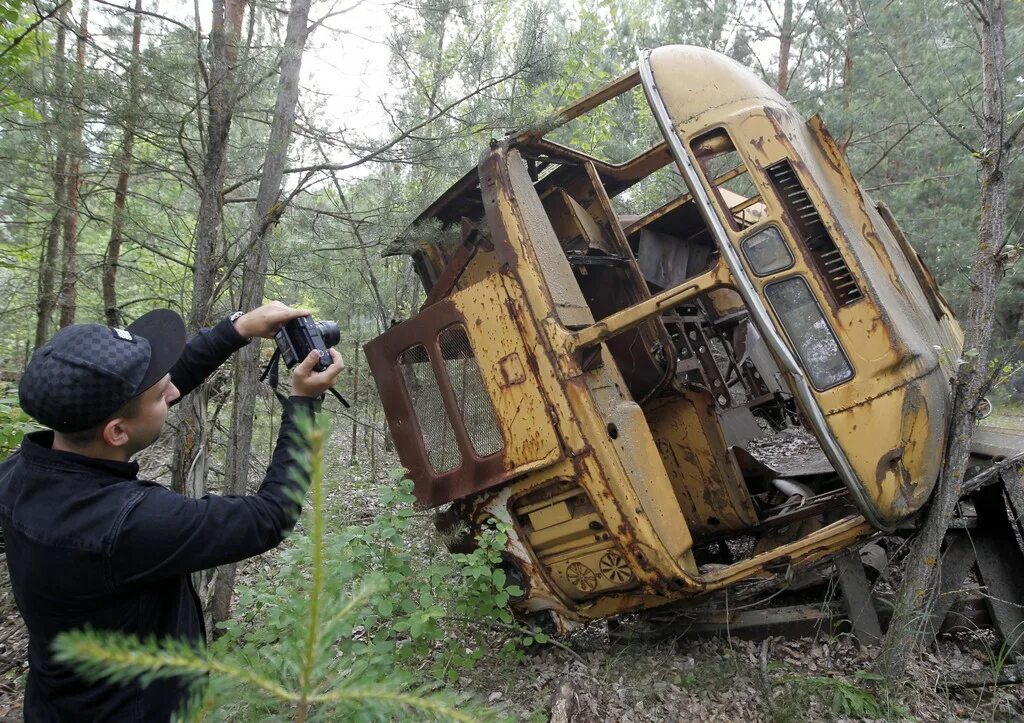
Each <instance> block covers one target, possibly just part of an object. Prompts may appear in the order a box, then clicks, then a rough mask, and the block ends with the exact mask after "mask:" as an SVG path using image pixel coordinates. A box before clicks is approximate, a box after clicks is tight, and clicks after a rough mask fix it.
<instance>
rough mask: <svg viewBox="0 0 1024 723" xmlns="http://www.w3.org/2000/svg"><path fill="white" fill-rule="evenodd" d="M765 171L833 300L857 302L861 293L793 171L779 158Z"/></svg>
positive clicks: (786, 162) (846, 302) (842, 302)
mask: <svg viewBox="0 0 1024 723" xmlns="http://www.w3.org/2000/svg"><path fill="white" fill-rule="evenodd" d="M767 170H768V177H769V178H770V179H771V181H772V185H773V186H775V190H776V191H778V194H779V198H781V199H782V203H783V205H784V206H785V207H786V210H787V211H788V212H789V216H790V218H791V219H792V221H793V223H794V224H795V225H796V228H797V229H798V232H799V238H800V241H801V242H802V243H803V244H804V247H805V248H806V249H807V250H808V251H810V255H811V260H812V261H813V262H814V265H815V266H817V268H818V271H820V272H821V275H822V277H824V279H825V281H826V282H827V284H828V288H829V290H830V291H831V292H832V295H833V296H834V297H835V299H836V301H837V302H838V303H839V304H840V305H841V306H845V305H847V304H852V303H854V302H855V301H860V299H861V298H862V297H863V294H862V293H861V291H860V288H859V287H858V286H857V280H856V279H854V277H853V273H851V271H850V267H849V266H848V265H847V264H846V259H844V258H843V255H842V253H840V251H839V249H838V248H837V247H836V244H835V241H833V240H832V236H831V235H829V232H828V229H827V228H825V224H824V223H823V222H822V220H821V216H820V215H819V214H818V209H816V208H815V207H814V202H813V201H811V197H810V196H808V195H807V191H806V190H804V187H803V184H802V183H800V179H799V178H798V177H797V175H796V171H794V170H793V167H792V166H791V165H790V164H789V162H788V161H780V162H779V163H776V164H775V165H774V166H770V167H769V168H768V169H767Z"/></svg>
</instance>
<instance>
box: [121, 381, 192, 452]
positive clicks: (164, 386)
mask: <svg viewBox="0 0 1024 723" xmlns="http://www.w3.org/2000/svg"><path fill="white" fill-rule="evenodd" d="M179 396H181V394H180V393H179V392H178V388H177V387H176V386H174V384H172V383H171V375H170V374H165V375H164V378H163V379H161V380H160V381H158V382H157V383H156V384H154V385H153V386H151V387H150V388H149V389H147V390H146V391H144V392H143V393H142V394H140V395H139V396H138V399H137V401H136V403H135V405H134V406H135V414H133V415H132V416H131V417H126V418H125V419H124V420H123V422H122V424H123V425H124V428H125V430H126V432H127V433H128V436H129V438H130V441H129V443H128V446H129V448H130V454H132V455H134V454H135V453H136V452H139V451H141V450H143V449H145V448H146V447H148V446H149V445H151V444H153V442H155V441H156V440H157V438H158V437H159V436H160V430H161V429H163V426H164V421H165V420H166V419H167V410H168V408H169V407H170V405H171V403H172V402H173V401H174V400H175V399H177V398H178V397H179Z"/></svg>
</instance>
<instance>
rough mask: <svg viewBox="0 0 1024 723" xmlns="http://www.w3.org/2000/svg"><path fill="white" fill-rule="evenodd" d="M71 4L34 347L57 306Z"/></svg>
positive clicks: (61, 35) (57, 86) (60, 23)
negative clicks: (51, 206)
mask: <svg viewBox="0 0 1024 723" xmlns="http://www.w3.org/2000/svg"><path fill="white" fill-rule="evenodd" d="M67 18H68V6H67V5H65V6H63V7H62V8H61V9H60V12H59V14H58V15H57V37H56V40H55V43H54V46H55V47H54V53H53V55H54V67H53V81H54V82H53V85H54V101H53V105H52V106H51V107H52V110H51V116H52V117H51V122H52V123H53V124H54V127H55V128H56V133H55V139H56V145H57V148H56V157H55V159H54V162H53V216H52V217H51V218H50V223H49V226H48V227H47V230H46V245H45V246H44V248H43V253H42V257H41V259H40V262H39V296H38V301H37V302H36V335H35V348H36V349H38V348H39V347H41V346H42V345H43V344H45V343H46V341H47V340H48V339H49V338H50V324H51V323H52V319H51V317H52V316H53V310H54V308H56V306H57V295H56V293H55V289H54V284H55V283H56V282H57V258H58V257H59V256H60V231H61V228H63V226H64V215H65V214H66V213H67V158H68V154H67V135H68V134H67V133H66V132H65V130H64V129H63V125H62V123H61V116H62V115H63V113H62V110H63V108H62V106H63V103H64V97H65V96H64V94H65V93H66V92H67V88H66V82H67V80H66V77H65V76H66V72H65V59H64V53H65V45H66V42H67V41H66V38H67V30H66V27H67Z"/></svg>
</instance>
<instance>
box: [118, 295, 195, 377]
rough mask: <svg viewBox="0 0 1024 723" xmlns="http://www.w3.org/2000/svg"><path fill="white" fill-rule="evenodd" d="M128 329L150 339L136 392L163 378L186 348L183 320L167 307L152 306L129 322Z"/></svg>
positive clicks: (147, 339)
mask: <svg viewBox="0 0 1024 723" xmlns="http://www.w3.org/2000/svg"><path fill="white" fill-rule="evenodd" d="M128 331H130V332H131V333H133V334H138V335H139V336H141V337H142V338H144V339H145V340H146V341H148V342H149V348H150V356H149V366H148V367H147V368H146V373H145V375H144V376H143V377H142V381H141V382H140V383H139V387H138V392H139V393H140V394H141V393H142V392H143V391H145V390H146V389H149V388H150V387H151V386H153V385H154V384H156V383H157V382H158V381H160V380H161V379H163V377H164V375H165V374H166V373H167V372H169V371H170V370H171V367H172V366H174V365H175V363H176V362H177V361H178V359H179V358H181V352H182V350H183V349H184V348H185V322H183V321H182V320H181V317H180V316H178V314H177V312H174V311H171V310H170V309H154V310H153V311H150V312H149V313H147V314H143V315H142V316H140V317H139V318H138V319H136V320H135V321H133V322H132V323H131V324H129V325H128Z"/></svg>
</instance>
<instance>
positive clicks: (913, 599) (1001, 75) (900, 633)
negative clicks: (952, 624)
mask: <svg viewBox="0 0 1024 723" xmlns="http://www.w3.org/2000/svg"><path fill="white" fill-rule="evenodd" d="M969 7H976V8H977V12H978V15H979V19H980V21H981V40H982V42H981V51H982V75H983V94H984V97H983V114H982V122H983V127H982V131H983V136H984V149H985V150H984V151H982V152H980V153H978V154H976V156H977V157H978V163H979V178H980V182H981V221H980V223H979V227H978V247H977V250H976V252H975V256H974V265H973V267H972V269H971V272H970V283H971V295H970V302H969V305H968V310H967V314H966V316H965V317H964V321H965V325H964V354H963V362H964V363H963V365H962V366H961V368H960V372H959V373H958V375H957V378H956V384H955V387H954V390H955V391H954V400H953V410H952V416H951V420H950V426H949V432H948V437H947V442H946V452H945V458H944V461H943V467H942V471H941V472H940V474H939V480H938V484H937V485H936V490H935V493H934V494H933V496H932V501H931V506H930V507H929V509H928V515H927V519H926V520H925V523H924V526H923V527H922V528H921V531H920V532H919V533H918V535H917V537H916V539H915V541H914V544H913V546H912V548H911V551H910V557H909V559H908V562H907V567H906V572H905V573H904V579H903V582H902V584H901V586H900V590H899V593H898V595H897V600H896V607H895V609H894V611H893V618H892V621H891V622H890V623H889V630H888V632H887V634H886V637H885V640H884V642H883V645H882V650H881V652H880V655H879V658H878V660H877V661H876V666H877V668H878V670H879V672H881V673H882V675H883V676H884V677H885V679H886V680H888V681H891V682H895V681H898V680H900V679H901V678H902V676H903V673H904V670H905V669H906V664H907V660H908V657H909V655H910V654H911V653H912V652H913V651H914V650H915V649H916V648H917V647H918V643H919V640H920V633H921V629H922V627H923V626H922V623H923V622H925V621H926V620H927V613H928V610H929V609H930V606H931V604H932V602H933V601H934V597H935V590H936V581H937V579H938V575H939V572H940V562H941V556H940V545H941V543H942V538H943V537H944V535H945V533H946V530H947V529H948V527H949V523H950V520H951V519H952V517H953V510H954V507H955V506H956V503H957V501H958V500H959V498H960V493H961V489H962V485H963V479H964V472H965V469H966V465H967V459H968V455H969V454H970V447H971V437H972V436H973V434H974V428H975V425H976V423H977V417H976V414H975V412H976V408H977V406H978V404H979V403H980V401H981V397H982V393H983V387H984V384H985V381H986V378H987V366H988V356H989V343H990V341H991V338H992V328H993V320H994V316H995V315H994V305H995V296H996V289H997V287H998V285H999V281H1000V280H1001V279H1002V276H1003V268H1004V267H1003V263H1004V257H1003V255H1002V250H1003V242H1004V239H1005V237H1006V201H1007V179H1006V175H1005V172H1004V171H1005V168H1004V166H1005V156H1006V151H1007V150H1008V149H1007V148H1005V145H1006V141H1005V137H1006V136H1005V117H1006V112H1005V83H1006V19H1005V16H1004V14H1003V4H1002V0H980V2H978V3H977V5H976V6H974V5H970V6H969Z"/></svg>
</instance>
